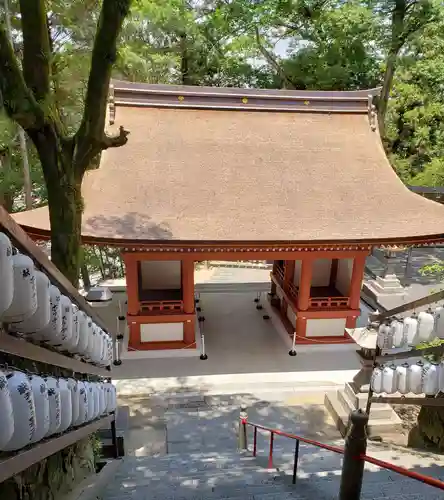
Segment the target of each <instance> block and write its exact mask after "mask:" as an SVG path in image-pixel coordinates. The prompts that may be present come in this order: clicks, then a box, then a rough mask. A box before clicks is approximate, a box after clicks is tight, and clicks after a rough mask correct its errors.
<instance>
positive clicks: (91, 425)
mask: <svg viewBox="0 0 444 500" xmlns="http://www.w3.org/2000/svg"><path fill="white" fill-rule="evenodd" d="M0 231H2V232H4V233H6V234H7V235H8V237H9V238H10V239H11V241H12V242H13V243H14V245H15V246H16V247H17V248H18V249H19V250H20V252H22V253H23V254H26V255H28V256H29V257H30V258H32V259H33V260H34V262H35V265H36V267H37V268H40V269H41V270H42V271H43V272H45V273H46V275H47V276H48V278H49V279H50V281H51V283H53V284H54V285H56V286H57V287H58V288H59V289H60V290H61V291H63V293H64V294H65V295H66V296H68V297H69V298H70V299H71V301H72V302H74V303H75V304H77V306H78V307H79V308H80V309H82V310H83V311H84V312H85V313H86V314H87V315H88V316H90V317H91V319H92V320H93V321H94V322H95V323H96V324H97V325H98V326H100V327H101V328H102V329H103V330H104V331H107V330H108V328H107V327H106V325H105V324H104V322H103V321H102V319H101V318H100V317H99V316H98V315H97V313H96V311H95V310H94V309H93V308H92V307H91V306H90V305H89V304H88V303H87V302H86V300H85V299H84V298H83V297H82V296H81V295H80V294H79V293H78V291H77V290H76V289H75V287H74V286H73V285H72V284H71V283H70V282H69V281H68V279H67V278H66V277H65V276H64V275H63V274H62V273H61V272H60V271H59V270H58V269H57V268H56V267H55V265H54V264H53V263H52V262H51V261H50V260H49V259H48V257H47V256H46V255H45V253H44V252H43V251H42V250H41V249H40V248H39V247H38V246H37V245H35V243H34V242H33V241H32V240H31V238H29V237H28V235H27V234H26V233H25V232H24V231H23V229H21V228H20V226H18V224H16V223H15V222H14V220H13V219H12V218H11V217H10V215H9V214H8V213H7V212H6V210H4V208H3V207H1V206H0ZM112 337H113V336H112ZM0 352H4V353H7V354H11V355H14V356H18V357H21V358H25V359H29V360H32V361H36V362H40V363H45V364H48V365H52V366H54V367H59V368H63V369H66V370H72V371H73V372H76V373H79V374H83V375H94V376H98V377H102V378H107V379H108V381H111V379H110V378H109V377H110V371H109V370H110V368H101V367H99V366H95V365H93V364H91V363H87V362H84V361H81V360H79V359H76V358H74V357H70V356H65V355H64V354H62V353H58V352H55V351H52V350H49V349H46V348H44V347H40V346H38V345H35V344H32V343H30V342H27V341H26V340H24V339H21V338H18V337H14V336H13V335H10V334H9V333H7V329H6V327H5V326H4V325H0ZM104 427H111V435H112V443H113V449H114V456H115V457H116V458H117V456H118V450H117V434H116V413H115V412H112V413H110V414H109V415H106V416H104V417H101V418H97V419H95V420H93V421H91V422H88V423H86V424H83V425H82V426H80V427H76V428H75V429H72V430H68V431H66V432H64V433H63V434H59V435H55V436H51V437H49V438H47V439H43V440H42V441H39V442H38V443H35V444H33V445H28V446H27V447H25V448H22V449H20V450H18V451H16V452H11V454H10V455H9V456H6V457H5V458H0V483H1V482H3V481H5V480H6V479H8V478H10V477H12V476H14V475H16V474H19V473H20V472H22V471H24V470H25V469H27V468H28V467H30V466H32V465H34V464H36V463H38V462H40V461H41V460H44V459H45V458H47V457H49V456H50V455H53V454H54V453H57V452H58V451H60V450H62V449H64V448H66V447H67V446H70V445H72V444H74V443H76V442H78V441H80V440H81V439H84V438H85V437H87V436H89V435H91V434H93V433H94V432H96V431H98V430H99V429H101V428H104Z"/></svg>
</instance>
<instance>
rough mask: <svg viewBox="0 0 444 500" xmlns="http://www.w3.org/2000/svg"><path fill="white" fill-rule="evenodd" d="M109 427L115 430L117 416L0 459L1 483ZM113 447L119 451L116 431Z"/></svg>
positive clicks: (89, 424)
mask: <svg viewBox="0 0 444 500" xmlns="http://www.w3.org/2000/svg"><path fill="white" fill-rule="evenodd" d="M109 425H111V430H113V428H115V414H111V415H107V416H106V417H103V418H100V419H97V420H94V421H93V422H89V423H88V424H85V425H83V426H82V427H78V428H76V429H74V430H72V431H67V432H66V433H64V434H62V435H60V436H58V437H53V438H49V439H46V440H43V441H40V442H38V443H36V444H35V445H34V446H30V447H27V448H23V449H22V450H20V451H18V452H16V453H15V454H14V455H12V456H10V457H7V458H4V459H0V483H2V482H3V481H5V479H8V478H10V477H12V476H15V475H16V474H19V473H20V472H23V471H24V470H25V469H27V468H28V467H31V465H34V464H36V463H38V462H40V461H41V460H44V459H45V458H47V457H49V456H50V455H53V454H54V453H57V452H58V451H60V450H63V449H64V448H66V447H67V446H70V445H72V444H74V443H76V442H77V441H80V440H81V439H83V438H86V437H88V436H89V435H91V434H93V433H94V432H96V431H98V430H99V429H101V428H103V427H106V426H109ZM113 446H114V449H115V450H117V448H116V447H117V440H115V431H113ZM115 456H117V455H115Z"/></svg>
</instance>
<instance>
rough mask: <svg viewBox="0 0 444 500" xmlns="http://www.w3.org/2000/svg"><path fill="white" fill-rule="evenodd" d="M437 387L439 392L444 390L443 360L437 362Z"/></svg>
mask: <svg viewBox="0 0 444 500" xmlns="http://www.w3.org/2000/svg"><path fill="white" fill-rule="evenodd" d="M438 388H439V392H444V361H441V363H440V364H439V379H438Z"/></svg>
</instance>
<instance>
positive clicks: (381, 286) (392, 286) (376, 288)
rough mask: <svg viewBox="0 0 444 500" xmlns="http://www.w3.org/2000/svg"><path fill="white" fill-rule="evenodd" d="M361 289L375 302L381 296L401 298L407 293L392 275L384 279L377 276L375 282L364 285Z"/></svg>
mask: <svg viewBox="0 0 444 500" xmlns="http://www.w3.org/2000/svg"><path fill="white" fill-rule="evenodd" d="M363 288H364V290H365V292H366V293H368V294H370V296H373V297H374V298H375V299H376V300H378V298H379V297H381V296H398V297H403V296H405V295H406V293H407V292H406V290H405V289H404V287H403V286H402V285H401V282H400V281H399V279H398V278H397V276H395V275H394V274H389V275H387V276H386V277H385V278H381V277H379V276H378V277H377V278H376V279H375V280H371V281H370V282H368V283H364V285H363Z"/></svg>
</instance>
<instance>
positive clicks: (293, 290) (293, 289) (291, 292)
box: [288, 283, 298, 302]
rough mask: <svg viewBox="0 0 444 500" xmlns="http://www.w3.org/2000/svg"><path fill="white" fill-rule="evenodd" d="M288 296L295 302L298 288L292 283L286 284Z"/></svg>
mask: <svg viewBox="0 0 444 500" xmlns="http://www.w3.org/2000/svg"><path fill="white" fill-rule="evenodd" d="M288 295H289V296H290V297H291V298H292V299H293V300H294V301H295V302H296V300H297V298H298V287H297V286H296V285H295V284H294V283H288Z"/></svg>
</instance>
